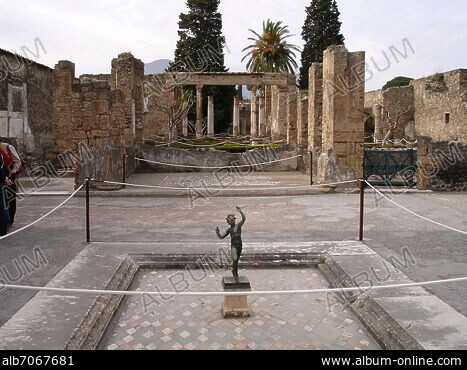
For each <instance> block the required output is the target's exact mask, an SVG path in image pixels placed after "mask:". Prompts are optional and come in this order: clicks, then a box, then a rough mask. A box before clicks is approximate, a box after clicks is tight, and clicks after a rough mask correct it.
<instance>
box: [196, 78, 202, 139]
mask: <svg viewBox="0 0 467 370" xmlns="http://www.w3.org/2000/svg"><path fill="white" fill-rule="evenodd" d="M203 136H204V133H203V85H196V138H197V139H200V138H202V137H203Z"/></svg>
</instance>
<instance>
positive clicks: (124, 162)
mask: <svg viewBox="0 0 467 370" xmlns="http://www.w3.org/2000/svg"><path fill="white" fill-rule="evenodd" d="M122 165H123V171H122V179H123V181H122V182H123V183H126V153H125V151H124V152H123V156H122ZM123 189H126V186H125V185H123Z"/></svg>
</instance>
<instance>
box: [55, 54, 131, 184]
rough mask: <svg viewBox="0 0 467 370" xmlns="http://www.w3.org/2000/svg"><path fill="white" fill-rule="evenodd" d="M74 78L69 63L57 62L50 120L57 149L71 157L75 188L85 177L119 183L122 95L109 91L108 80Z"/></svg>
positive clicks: (122, 135)
mask: <svg viewBox="0 0 467 370" xmlns="http://www.w3.org/2000/svg"><path fill="white" fill-rule="evenodd" d="M74 74H75V66H74V64H73V63H71V62H69V61H60V62H59V63H58V64H57V65H56V67H55V70H54V75H55V88H54V100H55V104H54V108H53V114H52V117H53V123H54V130H55V131H56V132H59V134H60V141H58V144H59V146H58V149H59V150H60V152H61V153H65V152H67V151H69V150H72V152H73V153H74V159H75V161H74V162H73V165H74V166H75V168H74V169H75V173H76V184H77V185H79V184H81V183H82V182H83V181H84V180H85V178H86V177H91V178H95V179H102V180H104V179H105V180H113V181H121V180H122V171H123V168H122V163H123V162H122V156H123V153H124V128H125V121H124V118H125V115H124V110H125V100H124V95H123V93H122V92H121V91H120V90H112V88H111V85H110V82H109V81H108V80H107V81H106V80H101V79H99V78H98V77H96V78H94V79H92V78H87V79H83V81H85V82H81V81H80V80H79V79H77V78H75V75H74ZM66 158H67V157H65V159H66ZM63 164H65V163H63ZM67 164H68V165H71V163H67Z"/></svg>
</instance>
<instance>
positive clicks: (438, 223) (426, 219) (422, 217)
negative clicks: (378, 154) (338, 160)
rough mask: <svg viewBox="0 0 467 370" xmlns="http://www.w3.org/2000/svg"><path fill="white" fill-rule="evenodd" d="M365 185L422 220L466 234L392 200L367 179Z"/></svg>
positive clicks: (466, 233)
mask: <svg viewBox="0 0 467 370" xmlns="http://www.w3.org/2000/svg"><path fill="white" fill-rule="evenodd" d="M365 182H366V184H367V185H369V186H370V187H371V188H372V189H373V190H374V191H376V192H377V193H378V194H379V195H381V196H382V197H383V198H385V199H386V200H387V201H389V202H391V203H392V204H394V205H396V206H397V207H399V208H401V209H403V210H404V211H406V212H409V213H411V214H412V215H414V216H416V217H418V218H421V219H422V220H425V221H428V222H431V223H432V224H435V225H438V226H441V227H444V228H446V229H449V230H451V231H455V232H458V233H461V234H464V235H467V232H465V231H462V230H459V229H455V228H453V227H451V226H447V225H444V224H442V223H440V222H437V221H434V220H431V219H429V218H427V217H425V216H422V215H420V214H418V213H416V212H414V211H412V210H410V209H408V208H406V207H404V206H403V205H401V204H399V203H396V202H395V201H393V200H392V199H390V198H388V197H387V196H386V195H384V194H383V193H381V192H380V191H379V190H378V189H376V188H375V187H374V186H373V185H371V184H370V183H369V182H368V181H365Z"/></svg>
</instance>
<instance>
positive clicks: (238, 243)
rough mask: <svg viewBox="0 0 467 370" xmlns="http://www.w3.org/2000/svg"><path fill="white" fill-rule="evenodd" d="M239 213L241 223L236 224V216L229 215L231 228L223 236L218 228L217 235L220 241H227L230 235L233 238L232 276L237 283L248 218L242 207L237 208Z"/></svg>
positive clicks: (228, 220)
mask: <svg viewBox="0 0 467 370" xmlns="http://www.w3.org/2000/svg"><path fill="white" fill-rule="evenodd" d="M237 211H238V212H239V213H240V215H241V216H242V220H241V221H240V222H239V223H236V222H235V221H236V220H237V218H236V217H235V215H228V216H227V218H226V220H227V223H228V224H229V225H230V228H229V229H227V230H226V231H225V233H223V234H221V232H220V231H219V228H218V227H217V228H216V233H217V236H218V237H219V239H225V238H226V237H227V236H228V235H230V238H231V245H230V249H231V254H232V261H233V268H232V274H233V277H234V279H235V281H236V282H237V283H238V282H239V277H238V262H239V261H240V256H241V255H242V249H243V242H242V226H243V224H244V223H245V221H246V217H245V214H244V213H243V211H242V210H241V208H240V207H237Z"/></svg>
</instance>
